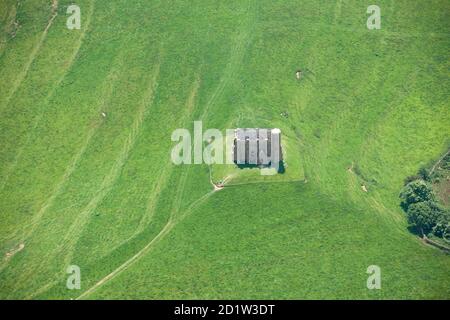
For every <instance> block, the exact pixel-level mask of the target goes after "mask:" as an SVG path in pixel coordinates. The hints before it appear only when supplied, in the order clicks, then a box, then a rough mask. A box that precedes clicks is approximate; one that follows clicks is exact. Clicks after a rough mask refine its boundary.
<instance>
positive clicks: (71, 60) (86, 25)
mask: <svg viewBox="0 0 450 320" xmlns="http://www.w3.org/2000/svg"><path fill="white" fill-rule="evenodd" d="M94 3H95V0H92V2H91V6H90V11H89V13H88V15H87V17H86V22H85V23H84V28H83V29H82V31H81V35H80V37H79V38H78V42H77V45H76V46H75V50H74V51H73V53H72V55H71V56H70V58H69V60H68V63H67V67H66V70H65V71H64V72H63V74H62V76H61V77H60V78H59V79H58V80H57V82H56V84H55V85H54V86H53V88H52V89H51V91H50V92H49V93H48V94H47V96H46V97H45V99H44V101H45V103H48V101H50V99H51V98H52V97H53V95H54V94H55V92H56V89H57V88H58V87H59V86H60V84H61V83H62V82H63V80H64V79H65V77H66V75H67V73H68V71H69V70H70V68H71V67H72V65H73V63H74V61H75V58H76V56H77V55H78V52H79V51H80V48H81V45H82V43H83V40H84V37H85V35H86V31H87V30H88V29H89V26H90V23H91V20H92V16H93V13H94ZM52 8H53V9H52V10H54V12H55V13H54V15H53V16H52V19H51V20H50V22H49V24H48V25H47V28H46V30H45V31H44V33H45V36H44V38H43V39H42V43H43V42H44V40H45V37H46V35H47V33H48V29H49V28H50V26H51V24H52V23H53V20H54V19H55V18H56V16H57V8H58V1H54V2H53V5H52ZM42 43H41V44H40V45H39V48H40V46H42ZM36 55H37V52H36V53H35V55H34V56H33V59H32V61H31V62H30V66H31V64H32V63H33V61H34V58H35V57H36ZM30 66H29V67H30ZM29 67H28V68H27V71H26V73H28V69H29ZM25 77H26V75H25V76H24V78H25ZM22 80H23V79H22ZM22 80H21V81H22ZM15 90H17V88H16V89H15ZM13 95H14V93H13V94H12V95H11V97H9V98H8V99H7V100H8V101H7V102H6V104H5V106H7V105H8V103H9V100H10V99H11V98H12V96H13ZM42 116H43V111H42V112H41V113H40V114H39V115H38V116H36V118H35V119H34V124H33V126H32V129H31V130H30V131H29V132H28V134H27V138H26V139H25V142H24V143H23V144H22V146H21V147H20V149H19V151H18V152H17V154H16V155H15V157H14V161H13V163H12V164H11V166H10V167H9V169H8V173H7V174H6V177H5V179H3V181H2V184H1V185H0V191H1V190H3V188H4V187H5V185H6V183H7V182H8V180H9V178H10V176H11V174H12V173H13V172H14V169H15V167H16V166H17V163H18V162H19V160H20V159H21V158H22V154H23V152H24V150H25V146H27V145H28V144H29V142H30V139H31V137H32V132H33V131H34V129H36V127H37V125H38V124H39V122H40V120H41V119H42Z"/></svg>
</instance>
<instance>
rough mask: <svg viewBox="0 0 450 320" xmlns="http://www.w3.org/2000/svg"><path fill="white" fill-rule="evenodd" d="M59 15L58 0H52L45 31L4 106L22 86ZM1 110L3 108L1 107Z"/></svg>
mask: <svg viewBox="0 0 450 320" xmlns="http://www.w3.org/2000/svg"><path fill="white" fill-rule="evenodd" d="M57 15H58V0H53V2H52V11H51V17H50V20H49V21H48V23H47V25H46V27H45V29H44V31H43V32H42V35H41V37H40V38H39V41H38V42H37V44H36V45H35V46H34V48H33V50H31V53H30V56H29V57H28V61H27V63H26V64H25V67H24V68H23V70H22V72H20V73H19V76H18V79H16V81H15V82H14V83H13V85H12V90H11V92H10V93H9V95H8V96H7V98H6V100H5V103H4V105H3V106H4V107H5V106H7V105H8V104H9V101H10V100H11V98H12V97H13V96H14V95H15V94H16V91H17V89H19V87H20V86H21V84H22V82H23V80H24V79H25V78H26V77H27V75H28V71H29V70H30V67H31V65H32V64H33V61H34V59H35V58H36V57H37V55H38V53H39V51H40V50H41V47H42V44H43V43H44V41H45V39H46V38H47V34H48V30H49V29H50V27H51V26H52V25H53V21H55V18H56V16H57ZM0 110H1V109H0Z"/></svg>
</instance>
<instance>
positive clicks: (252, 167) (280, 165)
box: [236, 161, 286, 174]
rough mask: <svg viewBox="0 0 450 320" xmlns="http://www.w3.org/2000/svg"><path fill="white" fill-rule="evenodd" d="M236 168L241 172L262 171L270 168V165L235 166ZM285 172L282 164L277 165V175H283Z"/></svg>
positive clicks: (281, 162)
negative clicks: (249, 170) (247, 170)
mask: <svg viewBox="0 0 450 320" xmlns="http://www.w3.org/2000/svg"><path fill="white" fill-rule="evenodd" d="M236 165H237V167H238V168H239V169H241V170H243V169H264V168H270V164H269V165H257V164H248V163H246V164H236ZM285 172H286V168H285V167H284V162H283V161H280V162H279V165H278V173H279V174H284V173H285Z"/></svg>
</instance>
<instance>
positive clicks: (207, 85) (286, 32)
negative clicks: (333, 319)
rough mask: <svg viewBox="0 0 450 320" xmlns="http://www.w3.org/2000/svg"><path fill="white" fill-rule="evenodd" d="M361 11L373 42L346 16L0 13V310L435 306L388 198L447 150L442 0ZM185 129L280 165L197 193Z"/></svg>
mask: <svg viewBox="0 0 450 320" xmlns="http://www.w3.org/2000/svg"><path fill="white" fill-rule="evenodd" d="M377 2H378V5H379V6H380V7H381V8H382V28H381V30H368V29H367V27H366V20H367V17H368V15H367V13H366V9H367V6H368V5H369V4H372V3H368V2H367V3H366V2H364V1H363V2H361V1H356V0H349V1H341V0H337V1H325V0H320V1H319V0H304V1H291V0H285V1H277V2H274V1H266V0H245V1H242V0H240V1H237V0H229V1H220V2H219V1H206V0H194V1H181V0H176V1H146V0H136V1H133V4H131V2H130V1H119V0H112V1H94V0H77V1H76V4H77V5H78V6H79V7H80V8H81V17H82V24H81V29H80V30H69V29H67V27H66V20H67V18H68V16H69V15H68V14H67V13H66V10H67V7H68V5H70V4H72V2H71V1H66V0H59V1H55V2H54V3H53V6H52V1H51V0H47V1H45V3H46V4H45V5H43V4H42V3H43V1H38V0H28V1H21V0H18V1H17V0H2V1H1V2H0V12H1V14H0V32H1V36H0V92H1V93H2V94H0V112H1V117H0V141H1V148H0V164H1V165H0V219H1V224H0V254H1V256H2V260H1V262H0V298H2V299H14V298H17V299H24V298H27V299H30V298H33V299H49V298H56V299H70V298H73V299H75V298H81V299H106V298H109V299H119V298H120V299H123V298H136V299H156V298H159V299H174V298H180V299H197V298H199V299H202V298H210V299H219V298H236V299H244V298H255V299H256V298H258V299H260V298H261V299H262V298H265V299H276V298H280V299H281V298H289V299H313V298H329V299H335V298H336V299H350V298H358V299H387V298H395V299H404V298H406V299H420V298H426V299H436V298H441V299H448V298H450V257H449V256H448V255H446V254H445V253H443V252H441V251H439V250H437V249H435V248H433V247H430V246H427V245H425V244H423V243H422V242H421V241H420V239H418V238H417V237H416V236H414V235H413V234H411V233H410V232H409V231H408V229H407V222H406V219H405V216H404V214H403V212H402V210H401V208H400V207H399V199H398V193H399V190H400V189H401V187H402V185H403V181H404V179H405V178H406V177H408V176H410V175H413V174H415V173H416V172H417V170H418V169H419V168H420V167H421V166H423V165H425V164H427V163H429V161H431V160H432V159H437V158H438V157H439V156H440V155H441V154H442V153H443V152H444V151H445V150H446V148H447V146H448V141H449V130H448V128H449V127H450V112H449V75H448V70H449V67H450V64H449V59H448V52H449V49H450V38H449V34H450V23H449V21H450V16H449V13H450V2H449V1H446V0H431V1H426V2H425V1H411V0H398V1H395V2H393V1H385V0H380V1H377ZM15 22H17V23H16V24H15ZM299 69H301V70H304V71H305V72H304V76H303V77H302V79H300V80H298V79H296V76H295V71H296V70H299ZM102 113H104V114H105V115H106V117H105V116H102ZM283 115H284V116H283ZM286 115H287V116H286ZM195 120H202V121H203V127H204V128H217V129H220V130H225V129H228V128H237V127H242V128H245V127H268V128H280V129H281V130H282V132H283V134H284V136H285V137H286V139H287V140H286V141H289V150H290V152H291V150H292V152H293V153H295V152H297V153H298V156H297V158H296V160H295V161H294V162H292V166H291V167H288V168H287V172H286V176H284V177H283V179H279V178H274V179H273V180H271V179H270V178H268V179H266V178H265V179H264V180H257V181H254V182H255V183H245V184H235V185H233V179H232V180H231V181H229V184H228V185H226V186H225V188H224V189H223V190H220V191H218V192H213V191H212V190H213V188H212V186H211V183H210V171H209V170H210V168H209V167H208V166H207V165H181V166H175V165H174V164H173V163H172V162H171V161H170V152H171V149H172V147H173V146H174V143H173V142H172V141H171V139H170V137H171V133H172V132H173V131H174V130H175V129H177V128H188V129H189V130H192V127H193V121H195ZM216 166H217V165H215V166H213V167H214V168H213V169H215V167H216ZM291 170H292V171H291ZM288 171H289V172H288ZM215 172H219V176H218V177H216V176H214V178H217V179H220V178H221V177H220V170H215ZM290 172H296V174H295V175H292V176H291V175H290V174H291V173H290ZM234 182H236V181H234ZM247 182H248V181H247ZM250 182H251V181H250ZM362 186H364V188H366V190H367V192H365V191H364V190H363V188H362ZM69 265H78V266H80V268H81V275H82V287H81V290H68V289H67V288H66V279H67V277H68V275H67V273H66V269H67V267H68V266H69ZM369 265H378V266H380V267H381V270H382V289H381V290H368V289H367V287H366V279H367V276H368V275H367V273H366V270H367V267H368V266H369Z"/></svg>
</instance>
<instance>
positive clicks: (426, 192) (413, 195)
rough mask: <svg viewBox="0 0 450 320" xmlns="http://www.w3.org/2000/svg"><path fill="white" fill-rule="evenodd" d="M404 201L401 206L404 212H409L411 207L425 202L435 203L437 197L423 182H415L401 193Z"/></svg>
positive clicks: (409, 184)
mask: <svg viewBox="0 0 450 320" xmlns="http://www.w3.org/2000/svg"><path fill="white" fill-rule="evenodd" d="M400 199H401V200H402V202H401V206H402V208H403V210H405V211H408V208H409V206H410V205H412V204H415V203H419V202H425V201H432V202H434V201H435V196H434V193H433V189H432V188H431V186H430V185H429V184H428V183H427V182H425V181H423V180H415V181H412V182H410V183H408V184H407V185H406V186H405V187H404V188H403V190H402V192H401V193H400Z"/></svg>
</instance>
